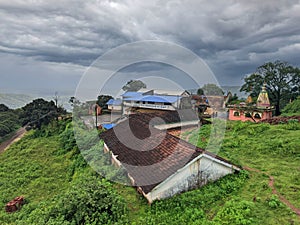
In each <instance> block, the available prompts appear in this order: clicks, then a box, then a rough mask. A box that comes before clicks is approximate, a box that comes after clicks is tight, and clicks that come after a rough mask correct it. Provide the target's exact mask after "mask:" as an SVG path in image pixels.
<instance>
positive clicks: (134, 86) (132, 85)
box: [122, 80, 147, 91]
mask: <svg viewBox="0 0 300 225" xmlns="http://www.w3.org/2000/svg"><path fill="white" fill-rule="evenodd" d="M146 87H147V86H146V84H145V83H144V82H143V81H141V80H130V81H128V82H127V84H125V85H124V86H123V87H122V89H123V90H124V91H138V90H140V89H141V88H146Z"/></svg>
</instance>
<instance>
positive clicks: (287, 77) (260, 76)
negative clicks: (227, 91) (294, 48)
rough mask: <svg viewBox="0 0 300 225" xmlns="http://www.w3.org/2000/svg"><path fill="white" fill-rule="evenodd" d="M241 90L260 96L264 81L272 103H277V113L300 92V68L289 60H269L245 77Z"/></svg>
mask: <svg viewBox="0 0 300 225" xmlns="http://www.w3.org/2000/svg"><path fill="white" fill-rule="evenodd" d="M244 81H245V83H244V85H243V86H242V87H241V89H240V91H244V92H248V93H250V94H251V96H253V97H254V96H258V94H259V92H260V91H261V87H262V85H263V83H264V82H265V83H266V85H267V86H266V87H267V91H268V94H269V98H270V101H271V104H273V105H275V114H276V115H279V114H280V111H281V109H282V108H283V107H284V106H285V105H286V104H287V103H288V102H289V101H290V99H295V98H296V97H297V96H298V95H299V93H300V87H299V84H300V69H299V68H297V67H293V66H291V65H289V64H288V63H287V62H281V61H275V62H268V63H265V64H263V65H262V66H259V67H258V68H257V70H256V72H255V73H253V74H251V75H250V76H247V77H245V78H244Z"/></svg>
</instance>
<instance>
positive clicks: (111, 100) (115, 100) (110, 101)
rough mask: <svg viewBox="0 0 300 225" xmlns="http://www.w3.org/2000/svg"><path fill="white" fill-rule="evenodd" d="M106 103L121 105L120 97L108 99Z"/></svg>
mask: <svg viewBox="0 0 300 225" xmlns="http://www.w3.org/2000/svg"><path fill="white" fill-rule="evenodd" d="M106 104H107V105H122V100H121V99H110V100H109V101H108V102H106Z"/></svg>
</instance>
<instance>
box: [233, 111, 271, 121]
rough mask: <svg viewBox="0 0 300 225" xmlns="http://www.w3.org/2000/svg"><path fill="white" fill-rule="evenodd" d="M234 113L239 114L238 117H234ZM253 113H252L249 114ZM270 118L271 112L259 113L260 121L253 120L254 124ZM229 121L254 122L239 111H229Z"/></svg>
mask: <svg viewBox="0 0 300 225" xmlns="http://www.w3.org/2000/svg"><path fill="white" fill-rule="evenodd" d="M234 112H240V116H234ZM251 113H253V112H251ZM271 117H272V112H271V111H264V112H261V119H258V118H254V120H255V122H258V121H260V120H264V119H269V118H271ZM228 119H229V120H240V121H251V122H254V121H253V119H252V118H249V117H246V116H245V113H244V111H242V110H239V109H229V115H228Z"/></svg>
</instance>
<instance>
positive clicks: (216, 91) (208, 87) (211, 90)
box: [198, 84, 224, 96]
mask: <svg viewBox="0 0 300 225" xmlns="http://www.w3.org/2000/svg"><path fill="white" fill-rule="evenodd" d="M201 89H202V90H203V92H204V94H205V95H215V96H218V95H224V92H223V90H222V89H221V88H220V87H219V86H217V85H216V84H205V85H204V86H203V87H202V88H201ZM198 91H199V90H198Z"/></svg>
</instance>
